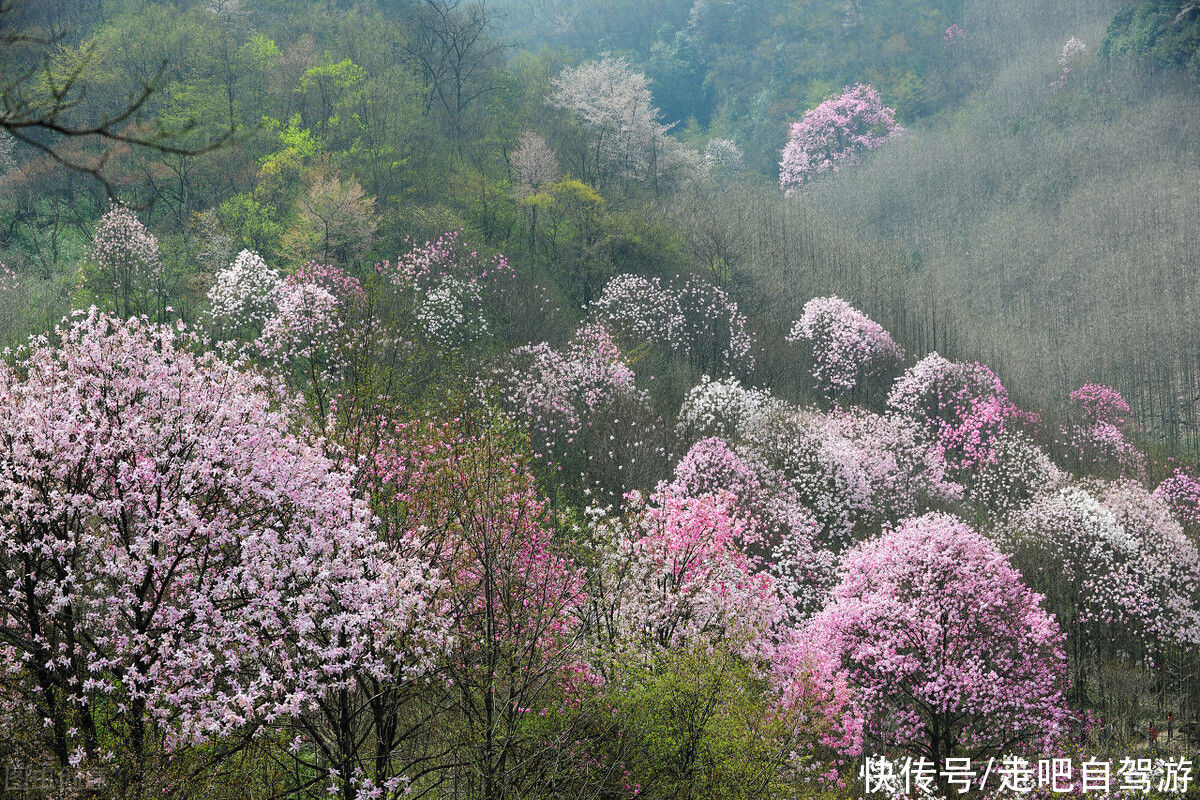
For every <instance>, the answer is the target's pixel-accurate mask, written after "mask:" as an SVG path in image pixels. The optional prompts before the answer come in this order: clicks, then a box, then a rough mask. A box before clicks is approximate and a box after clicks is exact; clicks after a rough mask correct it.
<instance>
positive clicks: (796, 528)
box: [659, 437, 836, 618]
mask: <svg viewBox="0 0 1200 800" xmlns="http://www.w3.org/2000/svg"><path fill="white" fill-rule="evenodd" d="M659 492H660V494H661V495H663V496H666V495H670V496H678V497H692V498H698V497H703V496H705V495H720V496H728V497H729V498H731V503H732V505H731V506H730V511H731V513H734V514H739V515H742V516H746V517H748V518H749V519H750V520H751V521H752V522H753V527H754V530H755V531H756V533H755V535H754V536H753V537H751V539H750V540H746V541H744V542H742V547H743V549H744V551H745V553H746V554H747V555H748V556H749V557H750V560H751V564H752V565H754V567H755V569H758V570H760V571H761V570H765V571H766V572H768V573H769V574H770V576H771V578H772V580H773V581H774V583H775V588H776V590H777V591H778V593H779V598H780V600H781V601H782V602H783V603H784V605H785V606H787V608H788V612H789V614H791V615H792V616H793V617H794V618H799V617H805V616H809V615H811V614H812V613H814V612H815V611H816V610H817V609H818V608H820V607H821V605H823V604H824V601H825V599H826V594H827V592H828V590H829V589H830V588H831V587H832V585H833V583H832V582H833V578H834V575H835V562H836V558H835V555H834V553H833V551H832V550H831V549H830V548H829V547H828V546H826V544H825V543H823V542H822V541H821V540H820V538H819V531H820V528H819V526H818V524H817V520H816V518H815V517H814V516H813V514H812V512H811V511H809V510H808V509H807V508H806V507H805V506H804V504H803V502H802V501H801V499H800V495H799V493H798V492H797V491H796V490H795V488H794V487H792V486H791V484H790V483H788V481H787V480H786V479H785V478H784V477H783V475H781V474H779V473H778V472H776V471H775V470H773V469H771V468H770V467H769V466H767V465H766V464H764V463H763V462H762V461H761V460H759V459H758V458H757V457H756V456H755V455H754V454H753V453H752V452H745V453H735V452H734V451H733V450H731V449H730V448H729V446H728V445H727V444H726V443H725V442H724V441H722V440H721V439H718V438H715V437H713V438H709V439H702V440H701V441H699V442H697V443H696V444H694V445H692V447H691V449H690V450H688V452H687V453H686V454H685V455H684V457H683V458H682V459H680V461H679V463H678V464H677V465H676V467H675V474H674V478H673V480H672V481H671V482H670V483H664V484H662V485H661V486H660V488H659Z"/></svg>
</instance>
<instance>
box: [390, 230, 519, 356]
mask: <svg viewBox="0 0 1200 800" xmlns="http://www.w3.org/2000/svg"><path fill="white" fill-rule="evenodd" d="M375 269H376V272H378V274H379V275H380V276H381V277H382V278H383V280H384V281H386V282H387V283H389V284H391V285H392V286H393V287H394V288H396V289H397V290H400V291H401V292H404V293H409V294H411V295H412V298H411V299H412V301H413V302H414V316H415V318H416V319H417V321H418V322H419V323H420V328H421V330H422V332H423V334H424V336H425V338H427V339H428V340H429V341H430V342H431V343H433V344H434V345H435V346H438V347H442V348H455V347H461V346H465V345H468V344H471V343H473V342H476V341H478V340H480V339H483V338H485V337H486V336H488V335H489V334H491V333H492V329H491V328H492V326H491V322H492V320H491V319H490V317H491V316H492V315H493V314H494V313H495V312H496V311H497V310H498V309H500V308H501V307H502V306H503V304H504V300H505V296H506V294H507V293H508V291H509V290H510V288H511V281H512V279H513V277H514V272H513V269H512V267H511V266H510V265H509V263H508V259H506V258H505V257H504V256H502V255H497V256H493V257H491V258H488V257H485V256H484V255H482V254H481V253H479V252H478V251H477V250H472V249H470V248H469V247H467V245H466V244H465V243H464V242H463V241H462V231H453V232H450V233H445V234H443V235H442V236H440V237H438V238H437V240H435V241H432V242H426V243H425V244H424V245H419V246H414V247H413V248H412V249H411V250H409V251H408V252H407V253H406V254H404V255H403V256H401V257H400V258H398V259H397V260H396V261H395V262H394V263H393V262H390V261H384V262H383V263H381V264H378V265H376V268H375Z"/></svg>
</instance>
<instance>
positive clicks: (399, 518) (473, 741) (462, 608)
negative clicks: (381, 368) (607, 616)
mask: <svg viewBox="0 0 1200 800" xmlns="http://www.w3.org/2000/svg"><path fill="white" fill-rule="evenodd" d="M459 427H460V425H459V424H458V422H457V421H456V422H453V423H440V424H438V423H427V422H410V423H405V422H399V423H393V424H390V425H385V426H384V428H383V430H382V431H381V436H380V439H381V441H380V443H379V445H378V446H377V447H376V448H375V450H374V452H373V453H372V454H371V455H370V457H369V459H368V461H367V464H368V466H367V476H366V480H367V481H368V482H369V483H370V485H372V486H374V487H377V488H376V491H375V492H374V494H373V498H374V504H375V507H376V510H377V513H378V514H379V516H380V518H381V524H382V528H383V530H382V535H383V538H384V539H385V540H386V541H388V542H397V541H400V542H405V541H408V542H412V543H413V544H416V545H417V546H418V547H419V548H420V551H421V552H423V553H426V554H428V557H429V559H430V561H431V563H432V565H433V566H434V567H435V568H436V569H437V570H438V573H439V574H440V575H441V576H443V577H444V579H445V582H446V584H447V586H446V592H445V593H444V594H443V595H441V597H440V600H441V601H442V608H443V610H444V613H445V614H446V616H447V618H448V619H449V622H450V626H449V648H448V649H449V653H448V657H447V658H445V659H444V660H442V661H441V662H440V663H439V667H438V673H437V674H438V678H439V680H438V681H436V682H434V683H433V684H431V685H430V688H429V691H430V692H431V693H432V694H433V696H434V697H436V698H437V702H438V707H439V708H441V709H444V710H445V711H444V712H443V713H453V714H454V715H455V717H454V718H455V719H456V720H458V722H459V724H462V725H463V726H464V727H465V729H466V730H465V732H464V733H463V734H462V738H461V739H458V740H457V741H456V747H455V756H456V759H464V760H466V761H467V762H468V763H470V764H471V766H472V769H473V770H476V771H477V772H478V774H482V775H490V776H491V779H492V780H494V781H495V782H497V783H503V784H504V785H507V786H512V787H525V788H526V789H528V786H529V784H531V783H532V782H534V781H536V780H539V779H541V777H542V773H541V769H564V768H566V769H569V768H570V767H571V766H572V764H565V765H562V764H559V765H556V764H555V761H556V760H558V759H559V758H560V756H562V755H563V754H564V753H570V752H571V749H572V746H573V742H574V740H575V739H576V738H577V737H578V735H579V734H578V732H576V731H573V730H572V728H571V724H572V723H571V720H572V718H573V717H574V716H575V712H574V710H573V709H574V706H575V705H577V704H578V703H579V702H580V698H581V696H582V694H583V693H585V692H587V691H588V690H589V688H590V687H591V686H593V685H594V684H595V682H596V681H595V680H594V679H593V678H592V676H590V674H589V672H588V668H587V666H586V664H585V656H586V653H585V648H584V646H583V639H582V632H581V630H580V618H581V616H582V615H583V614H584V611H585V607H586V604H587V601H588V598H587V595H586V594H585V586H584V583H585V574H584V572H583V570H582V569H581V568H580V567H579V566H578V565H577V564H576V563H575V562H574V561H573V560H572V559H571V558H570V556H569V555H568V554H567V553H566V552H564V548H563V547H562V544H563V542H562V540H561V539H558V538H557V537H556V536H555V530H554V528H553V524H552V523H553V520H552V518H551V516H550V514H549V513H548V509H547V505H546V503H545V502H544V501H543V500H541V499H540V498H539V497H538V493H537V487H536V484H535V482H534V479H533V476H532V474H531V473H530V471H529V469H528V467H527V466H526V464H525V463H524V461H523V460H522V459H520V458H518V457H516V456H515V455H513V454H512V452H511V451H510V450H509V448H508V446H507V444H506V442H505V441H504V439H503V437H502V435H501V434H499V433H498V432H495V431H486V432H484V433H483V434H480V435H467V434H465V433H462V432H460V430H459ZM400 713H403V710H401V712H400ZM389 721H391V722H393V724H394V718H393V719H391V720H389ZM498 753H502V754H504V757H503V758H500V757H499V756H498V755H497V754H498ZM420 762H421V755H420V754H418V755H416V756H415V757H413V763H416V764H418V765H419V764H420ZM506 762H507V763H508V766H505V763H506ZM531 766H533V767H540V769H537V768H535V769H534V770H533V774H532V775H531V774H530V772H529V770H530V767H531ZM418 768H419V767H418ZM398 774H403V773H398ZM378 782H379V779H378V778H376V783H378Z"/></svg>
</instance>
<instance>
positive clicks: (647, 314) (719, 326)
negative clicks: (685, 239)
mask: <svg viewBox="0 0 1200 800" xmlns="http://www.w3.org/2000/svg"><path fill="white" fill-rule="evenodd" d="M589 311H591V312H592V313H593V314H594V315H596V316H597V317H598V318H599V319H600V320H602V321H603V322H604V324H605V325H607V326H608V328H609V329H610V330H611V331H613V334H614V335H615V336H616V337H617V338H618V339H620V340H621V341H623V342H625V343H626V344H627V345H629V346H631V347H637V346H639V345H641V344H643V343H652V344H656V345H659V346H660V347H663V348H665V349H666V350H668V351H671V352H674V353H679V354H681V355H686V356H687V357H688V358H689V359H690V360H691V361H692V363H693V364H695V365H696V366H698V367H699V368H701V369H714V370H715V369H720V370H723V371H724V372H725V373H726V374H733V373H735V372H736V373H749V372H753V371H754V355H753V353H752V350H753V347H754V340H753V337H752V336H751V334H750V332H749V331H748V330H747V329H746V315H745V314H743V313H742V312H741V311H739V310H738V305H737V303H736V302H734V301H733V299H732V298H730V297H729V295H728V293H727V292H726V291H725V290H724V289H722V288H720V287H719V286H713V285H712V284H710V283H708V282H707V281H704V280H701V279H700V278H698V277H696V276H695V275H689V276H688V277H687V278H682V277H680V276H676V277H675V278H674V279H672V280H671V281H669V282H667V284H666V285H664V284H663V282H662V281H660V280H659V279H658V278H645V277H642V276H640V275H631V274H623V275H617V276H616V277H614V278H613V279H612V280H610V281H609V282H608V284H606V285H605V287H604V291H603V292H602V293H601V294H600V297H599V298H598V299H597V300H596V301H595V302H593V303H592V304H591V306H590V307H589Z"/></svg>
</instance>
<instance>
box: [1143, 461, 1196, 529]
mask: <svg viewBox="0 0 1200 800" xmlns="http://www.w3.org/2000/svg"><path fill="white" fill-rule="evenodd" d="M1154 494H1155V495H1156V496H1157V497H1159V498H1160V499H1162V501H1163V502H1165V503H1166V504H1167V507H1168V508H1170V509H1171V513H1173V514H1174V515H1175V518H1176V519H1178V520H1179V521H1180V522H1181V523H1182V524H1183V525H1184V527H1185V528H1187V529H1188V530H1189V531H1192V532H1195V531H1198V530H1200V480H1196V479H1195V478H1193V477H1192V476H1191V475H1190V474H1188V472H1186V471H1185V470H1183V469H1176V470H1175V472H1174V473H1172V474H1171V476H1170V477H1169V478H1166V479H1165V480H1164V481H1163V482H1162V483H1160V484H1159V485H1158V488H1157V489H1155V490H1154Z"/></svg>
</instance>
